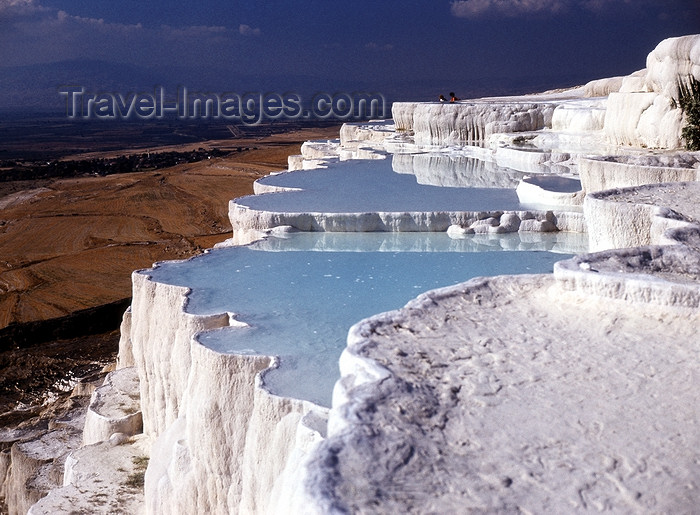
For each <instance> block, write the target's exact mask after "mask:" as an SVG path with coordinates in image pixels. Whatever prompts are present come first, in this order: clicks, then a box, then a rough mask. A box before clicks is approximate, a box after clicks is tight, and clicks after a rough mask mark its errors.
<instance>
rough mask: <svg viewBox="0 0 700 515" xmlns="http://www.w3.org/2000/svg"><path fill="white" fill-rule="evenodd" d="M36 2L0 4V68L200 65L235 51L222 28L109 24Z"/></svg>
mask: <svg viewBox="0 0 700 515" xmlns="http://www.w3.org/2000/svg"><path fill="white" fill-rule="evenodd" d="M37 1H39V0H0V66H15V65H22V64H35V63H42V62H55V61H64V60H73V59H104V60H109V61H120V62H127V61H129V60H132V59H134V58H136V59H138V60H139V62H141V63H149V64H152V63H160V62H162V61H163V60H164V59H168V58H169V59H172V56H173V55H177V56H178V59H179V61H180V62H182V61H184V60H187V59H189V60H191V61H200V60H202V57H201V55H202V54H204V55H206V56H214V55H223V54H226V52H232V51H233V49H234V48H235V47H236V42H235V40H236V36H237V34H236V31H235V30H231V29H228V28H226V27H222V26H199V25H191V26H182V27H172V26H169V25H161V26H159V27H149V26H147V25H143V24H141V23H135V24H125V23H112V22H110V21H108V20H105V19H102V18H90V17H82V16H75V15H72V14H70V13H68V12H66V11H62V10H57V9H52V8H47V7H44V6H42V5H40V4H39V3H37ZM250 30H251V31H252V32H251V33H252V34H255V33H256V30H255V29H250ZM258 33H259V31H258ZM239 37H240V36H239ZM164 41H167V44H166V45H164V44H163V43H164ZM198 52H199V53H198ZM226 55H228V54H226Z"/></svg>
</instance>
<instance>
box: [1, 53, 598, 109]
mask: <svg viewBox="0 0 700 515" xmlns="http://www.w3.org/2000/svg"><path fill="white" fill-rule="evenodd" d="M593 78H598V77H553V76H549V75H548V76H540V75H534V76H531V77H507V78H479V79H471V78H462V79H453V80H444V79H443V80H441V79H437V78H430V79H417V78H416V77H397V78H396V80H392V81H390V82H388V83H377V82H372V81H371V80H367V81H356V80H355V81H352V80H351V81H347V80H344V79H343V78H338V77H335V78H320V77H311V76H305V75H293V76H292V75H269V76H264V77H255V76H252V75H245V74H241V73H237V72H236V71H235V70H229V69H213V68H205V67H202V68H176V67H167V68H147V67H140V66H135V65H130V64H122V63H111V62H105V61H93V60H72V61H63V62H57V63H49V64H37V65H30V66H16V67H3V68H0V109H2V110H22V109H48V110H54V109H55V110H63V109H65V95H64V96H62V95H60V94H59V93H58V90H59V88H60V87H62V86H67V85H70V86H82V87H84V88H85V89H86V91H88V92H91V93H97V92H109V93H122V94H124V95H126V94H128V93H130V92H149V91H152V90H153V88H154V87H156V86H163V87H165V88H166V89H167V90H168V91H171V90H172V91H175V90H176V89H177V87H178V86H186V87H187V88H188V89H190V90H194V91H201V92H212V93H224V92H237V93H245V92H249V91H252V92H276V93H284V92H287V91H293V92H295V93H298V94H300V95H302V96H304V97H308V98H310V97H311V96H312V95H313V94H315V93H318V92H329V93H334V92H345V93H352V92H354V91H361V92H364V93H381V94H383V95H384V96H385V98H386V99H387V100H388V101H389V102H392V101H397V100H417V101H424V100H432V99H437V96H438V95H439V94H443V95H447V94H448V93H449V92H450V91H455V92H456V93H457V95H458V96H460V97H462V98H470V97H472V98H474V97H479V96H494V95H512V94H519V93H527V92H533V91H542V90H546V89H552V88H558V87H565V86H573V85H577V84H583V83H585V82H587V81H588V80H590V79H593Z"/></svg>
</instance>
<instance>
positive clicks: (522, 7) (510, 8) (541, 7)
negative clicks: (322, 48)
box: [451, 0, 644, 18]
mask: <svg viewBox="0 0 700 515" xmlns="http://www.w3.org/2000/svg"><path fill="white" fill-rule="evenodd" d="M643 1H644V0H639V1H638V2H637V4H639V3H641V2H643ZM630 3H631V0H457V1H453V2H452V3H451V11H452V14H453V15H455V16H457V17H459V18H479V17H482V16H488V15H498V16H507V17H515V16H521V15H526V14H538V13H552V14H557V13H561V12H565V11H567V10H569V9H570V8H572V7H582V8H585V9H588V10H591V11H600V10H603V9H605V8H607V7H610V6H613V5H615V4H618V5H619V4H630ZM635 5H636V4H635Z"/></svg>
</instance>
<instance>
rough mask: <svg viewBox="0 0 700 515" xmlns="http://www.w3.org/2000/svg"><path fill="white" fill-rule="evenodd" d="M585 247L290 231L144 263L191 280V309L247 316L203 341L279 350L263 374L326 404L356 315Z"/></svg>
mask: <svg viewBox="0 0 700 515" xmlns="http://www.w3.org/2000/svg"><path fill="white" fill-rule="evenodd" d="M585 250H586V249H585V235H584V236H583V237H582V235H566V234H549V235H543V234H537V235H523V236H519V235H518V234H511V235H504V236H502V237H494V236H488V237H483V236H482V237H479V236H474V237H468V238H464V239H458V240H454V239H450V238H449V237H448V236H447V235H446V234H444V233H333V234H328V233H293V234H289V235H287V236H286V237H285V238H269V239H267V240H263V241H261V242H257V243H254V244H251V245H248V246H243V247H229V248H222V249H215V250H213V251H211V252H209V253H207V254H204V255H202V256H199V257H197V258H194V259H191V260H188V261H185V262H168V263H163V264H161V265H160V266H158V267H157V268H156V269H154V270H151V271H148V272H147V273H148V274H149V275H151V276H152V277H153V279H154V280H156V281H158V282H163V283H167V284H176V285H181V286H187V287H189V288H191V289H192V293H191V294H190V297H189V302H188V305H187V310H188V311H189V312H191V313H197V314H208V313H217V312H226V311H228V312H233V313H236V315H237V319H238V320H240V321H242V322H245V323H247V324H248V325H249V326H250V327H248V328H225V329H221V330H216V331H210V332H206V333H204V334H202V335H200V338H199V340H200V342H201V343H202V344H204V345H206V346H208V347H210V348H212V349H215V350H217V351H219V352H223V353H243V354H254V353H256V354H265V355H278V356H280V366H279V368H278V369H276V370H274V371H271V372H269V373H267V374H266V375H265V384H266V387H267V388H268V390H270V391H271V392H272V393H275V394H278V395H284V396H290V397H297V398H301V399H306V400H309V401H312V402H315V403H317V404H320V405H323V406H330V401H331V393H332V388H333V385H334V383H335V381H336V380H337V379H338V377H339V373H338V358H339V356H340V353H341V351H342V350H343V348H344V347H345V340H346V336H347V332H348V329H349V328H350V326H351V325H353V324H354V323H356V322H357V321H359V320H361V319H363V318H366V317H368V316H371V315H374V314H377V313H381V312H383V311H389V310H393V309H398V308H400V307H402V306H403V305H404V304H406V302H408V301H409V300H411V299H412V298H414V297H416V296H417V295H419V294H420V293H422V292H425V291H427V290H430V289H434V288H438V287H443V286H448V285H452V284H457V283H459V282H463V281H466V280H468V279H471V278H473V277H477V276H484V275H501V274H523V273H547V272H551V271H552V268H553V264H554V262H556V261H559V260H562V259H566V258H568V257H570V255H572V254H575V253H580V252H584V251H585Z"/></svg>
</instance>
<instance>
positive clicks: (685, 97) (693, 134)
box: [677, 75, 700, 150]
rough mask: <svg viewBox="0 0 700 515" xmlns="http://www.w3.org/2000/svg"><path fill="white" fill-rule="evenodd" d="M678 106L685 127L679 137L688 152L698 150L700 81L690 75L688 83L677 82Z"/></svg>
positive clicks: (699, 135)
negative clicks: (683, 118) (683, 141)
mask: <svg viewBox="0 0 700 515" xmlns="http://www.w3.org/2000/svg"><path fill="white" fill-rule="evenodd" d="M678 92H679V94H678V97H679V98H678V101H677V103H678V106H679V107H680V108H681V109H682V110H683V113H684V114H685V119H686V125H685V127H683V130H682V132H681V136H683V139H684V140H685V147H686V148H687V149H688V150H700V81H698V80H697V79H696V78H695V77H693V76H692V75H691V76H690V77H689V78H688V82H684V81H679V82H678Z"/></svg>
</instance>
